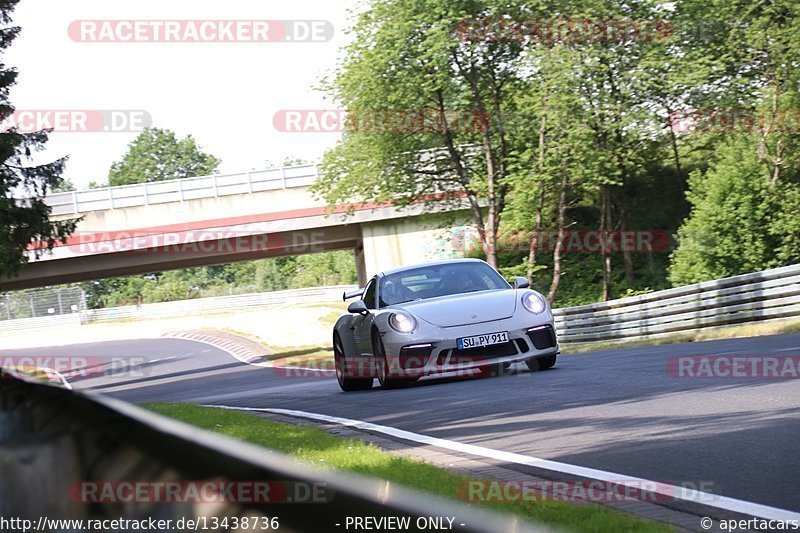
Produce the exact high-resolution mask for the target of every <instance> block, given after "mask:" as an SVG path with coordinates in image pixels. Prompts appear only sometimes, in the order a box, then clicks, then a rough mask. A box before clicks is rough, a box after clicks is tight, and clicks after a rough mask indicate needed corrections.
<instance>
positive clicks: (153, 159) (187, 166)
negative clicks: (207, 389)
mask: <svg viewBox="0 0 800 533" xmlns="http://www.w3.org/2000/svg"><path fill="white" fill-rule="evenodd" d="M219 163H220V161H219V159H217V158H216V157H214V156H213V155H210V154H207V153H205V152H203V151H202V150H201V149H200V147H199V146H198V145H197V142H196V141H195V140H194V138H193V137H192V136H191V135H187V136H186V137H184V138H183V139H178V137H177V136H176V135H175V132H173V131H171V130H165V129H160V128H146V129H145V130H144V131H142V132H141V133H140V134H139V135H138V136H137V137H136V138H135V139H134V140H133V141H132V142H131V143H130V145H128V152H127V153H126V154H125V155H124V156H123V158H122V160H121V161H117V162H115V163H114V164H112V165H111V169H110V170H109V173H108V183H109V184H110V185H111V186H112V187H113V186H117V185H130V184H133V183H144V182H152V181H164V180H173V179H179V178H191V177H194V176H207V175H209V174H211V173H212V172H214V170H215V169H216V168H217V167H218V166H219Z"/></svg>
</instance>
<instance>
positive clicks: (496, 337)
mask: <svg viewBox="0 0 800 533" xmlns="http://www.w3.org/2000/svg"><path fill="white" fill-rule="evenodd" d="M456 342H457V343H458V349H459V350H464V349H467V348H480V347H481V346H490V345H492V344H503V343H504V342H508V332H507V331H499V332H497V333H487V334H486V335H474V336H472V337H461V338H460V339H456Z"/></svg>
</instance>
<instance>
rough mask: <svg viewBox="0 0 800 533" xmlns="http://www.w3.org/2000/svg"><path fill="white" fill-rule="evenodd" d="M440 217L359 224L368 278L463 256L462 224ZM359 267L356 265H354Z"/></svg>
mask: <svg viewBox="0 0 800 533" xmlns="http://www.w3.org/2000/svg"><path fill="white" fill-rule="evenodd" d="M447 220H448V219H446V218H444V217H442V216H434V215H428V216H421V217H420V216H416V217H408V218H402V219H391V220H381V221H376V222H362V223H361V234H362V243H363V256H364V269H365V271H366V276H367V279H368V277H370V276H372V275H374V274H375V273H376V272H380V271H382V270H386V269H389V268H395V267H398V266H403V265H409V264H414V263H422V262H425V261H434V260H438V259H452V258H455V257H463V256H464V250H463V247H462V246H460V245H459V243H460V242H461V241H459V239H458V236H459V234H461V235H463V228H464V225H463V224H453V222H452V221H450V222H449V223H448V222H447ZM356 264H357V265H358V263H356Z"/></svg>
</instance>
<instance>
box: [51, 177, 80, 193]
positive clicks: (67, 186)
mask: <svg viewBox="0 0 800 533" xmlns="http://www.w3.org/2000/svg"><path fill="white" fill-rule="evenodd" d="M75 190H77V187H75V184H74V183H72V180H71V179H69V178H64V179H63V180H62V181H61V183H60V184H59V185H56V186H55V187H53V188H52V191H53V192H72V191H75Z"/></svg>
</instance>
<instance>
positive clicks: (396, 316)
mask: <svg viewBox="0 0 800 533" xmlns="http://www.w3.org/2000/svg"><path fill="white" fill-rule="evenodd" d="M389 325H390V326H391V327H392V329H393V330H395V331H396V332H398V333H411V332H412V331H414V330H415V329H417V320H416V319H415V318H414V317H413V316H411V315H410V314H409V313H404V312H402V311H395V312H394V313H392V314H391V315H389Z"/></svg>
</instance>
